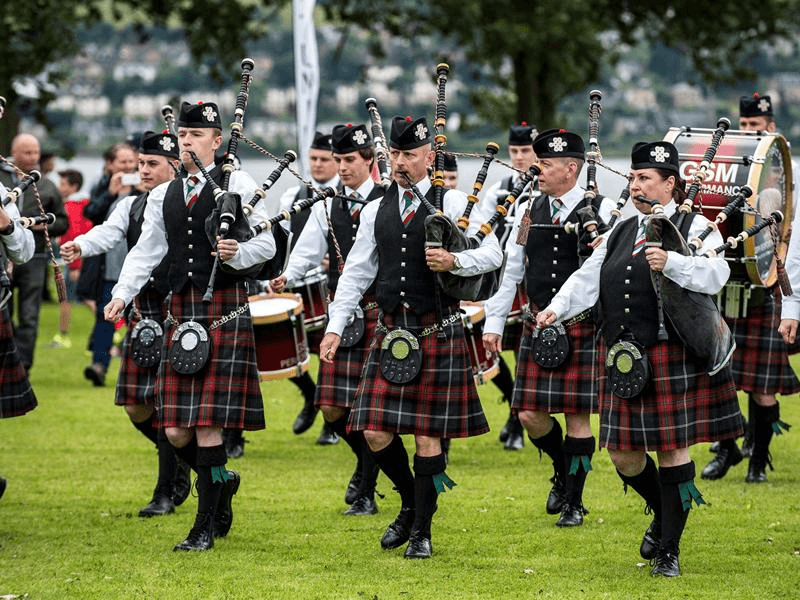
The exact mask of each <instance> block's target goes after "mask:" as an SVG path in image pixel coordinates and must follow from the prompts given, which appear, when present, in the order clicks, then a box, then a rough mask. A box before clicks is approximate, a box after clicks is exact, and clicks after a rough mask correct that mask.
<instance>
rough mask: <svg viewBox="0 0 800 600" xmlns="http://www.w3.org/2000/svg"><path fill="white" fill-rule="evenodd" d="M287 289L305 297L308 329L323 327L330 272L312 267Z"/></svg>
mask: <svg viewBox="0 0 800 600" xmlns="http://www.w3.org/2000/svg"><path fill="white" fill-rule="evenodd" d="M287 291H288V292H290V293H293V294H300V296H301V297H302V298H303V309H304V312H305V327H306V331H316V330H318V329H323V328H324V327H325V318H326V315H327V308H328V274H327V273H326V272H325V270H324V269H323V268H322V267H316V268H314V269H311V270H310V271H309V272H308V273H306V274H305V276H304V277H303V279H302V280H301V281H300V282H299V283H298V284H297V285H296V286H294V287H292V288H289V289H288V290H287Z"/></svg>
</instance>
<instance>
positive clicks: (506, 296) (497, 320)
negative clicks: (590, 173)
mask: <svg viewBox="0 0 800 600" xmlns="http://www.w3.org/2000/svg"><path fill="white" fill-rule="evenodd" d="M583 195H584V190H583V188H581V187H580V186H579V185H577V184H576V185H575V186H574V187H573V188H572V189H571V190H570V191H569V192H567V193H566V194H564V195H563V196H560V198H561V201H562V202H563V203H564V205H563V206H562V207H561V209H560V210H559V213H560V214H561V215H563V216H564V217H566V216H567V215H569V214H570V213H571V212H572V211H573V210H575V207H576V206H578V204H579V203H580V202H581V201H583ZM538 198H539V196H535V197H534V201H536V199H538ZM614 206H615V204H614V202H612V201H611V200H610V199H609V198H603V201H602V202H601V203H600V217H601V218H602V219H603V220H604V221H605V222H606V223H608V220H609V219H610V218H611V211H612V210H613V209H614ZM525 208H526V206H520V207H519V208H518V209H517V212H516V215H515V217H514V227H513V228H512V229H511V235H510V236H509V238H508V240H509V241H508V242H507V243H506V254H507V259H506V268H505V271H504V272H503V279H502V280H501V281H500V287H499V288H498V290H497V292H496V293H495V295H494V296H492V297H491V298H489V299H488V300H487V301H486V302H485V303H484V306H483V307H484V310H485V311H486V323H485V324H484V326H483V332H484V333H494V334H498V335H500V334H502V333H503V328H504V327H505V324H506V317H507V316H508V311H509V310H511V305H512V303H513V302H514V296H515V295H516V293H517V285H518V284H519V282H520V281H522V278H523V277H525V258H526V257H525V246H520V245H519V244H517V232H518V231H519V226H520V223H521V221H522V216H523V214H524V213H525ZM614 225H615V226H616V223H615V224H614ZM605 237H608V233H606V235H605ZM594 252H597V250H595V251H594Z"/></svg>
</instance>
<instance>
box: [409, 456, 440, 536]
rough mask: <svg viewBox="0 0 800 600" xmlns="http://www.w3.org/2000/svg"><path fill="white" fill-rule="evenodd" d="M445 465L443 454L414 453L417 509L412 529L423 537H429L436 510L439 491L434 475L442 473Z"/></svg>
mask: <svg viewBox="0 0 800 600" xmlns="http://www.w3.org/2000/svg"><path fill="white" fill-rule="evenodd" d="M446 467H447V461H445V458H444V454H439V455H438V456H419V455H416V454H415V455H414V500H415V502H416V504H417V510H416V513H415V515H414V524H413V525H412V526H411V529H412V531H417V532H419V533H420V534H421V535H423V536H424V537H426V538H428V539H430V537H431V521H432V520H433V515H434V513H435V512H436V509H437V504H436V500H437V498H438V497H439V493H438V492H437V491H436V484H435V482H434V479H433V478H434V476H435V475H442V474H443V473H444V470H445V468H446Z"/></svg>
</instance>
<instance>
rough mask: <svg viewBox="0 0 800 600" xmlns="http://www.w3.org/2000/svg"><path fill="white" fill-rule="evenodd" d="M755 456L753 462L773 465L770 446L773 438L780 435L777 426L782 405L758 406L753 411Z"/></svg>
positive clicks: (753, 455)
mask: <svg viewBox="0 0 800 600" xmlns="http://www.w3.org/2000/svg"><path fill="white" fill-rule="evenodd" d="M752 420H753V454H752V458H751V460H755V461H759V462H761V463H763V464H769V465H770V466H772V465H771V461H770V455H769V445H770V443H771V442H772V436H773V435H774V434H775V433H776V431H775V430H776V429H777V432H778V433H780V427H779V426H778V425H777V424H778V422H779V421H780V405H779V404H774V405H772V406H761V405H760V404H756V405H755V407H754V409H753V419H752Z"/></svg>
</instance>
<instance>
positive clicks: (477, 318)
mask: <svg viewBox="0 0 800 600" xmlns="http://www.w3.org/2000/svg"><path fill="white" fill-rule="evenodd" d="M467 308H470V309H475V308H477V309H478V310H476V311H475V312H468V311H467ZM461 310H462V311H463V312H464V314H463V315H462V319H463V321H464V325H466V324H467V323H469V324H471V325H476V324H478V323H480V322H481V321H483V320H484V319H485V318H486V309H485V308H484V307H483V306H481V305H479V304H477V303H475V304H474V303H472V302H462V303H461Z"/></svg>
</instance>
